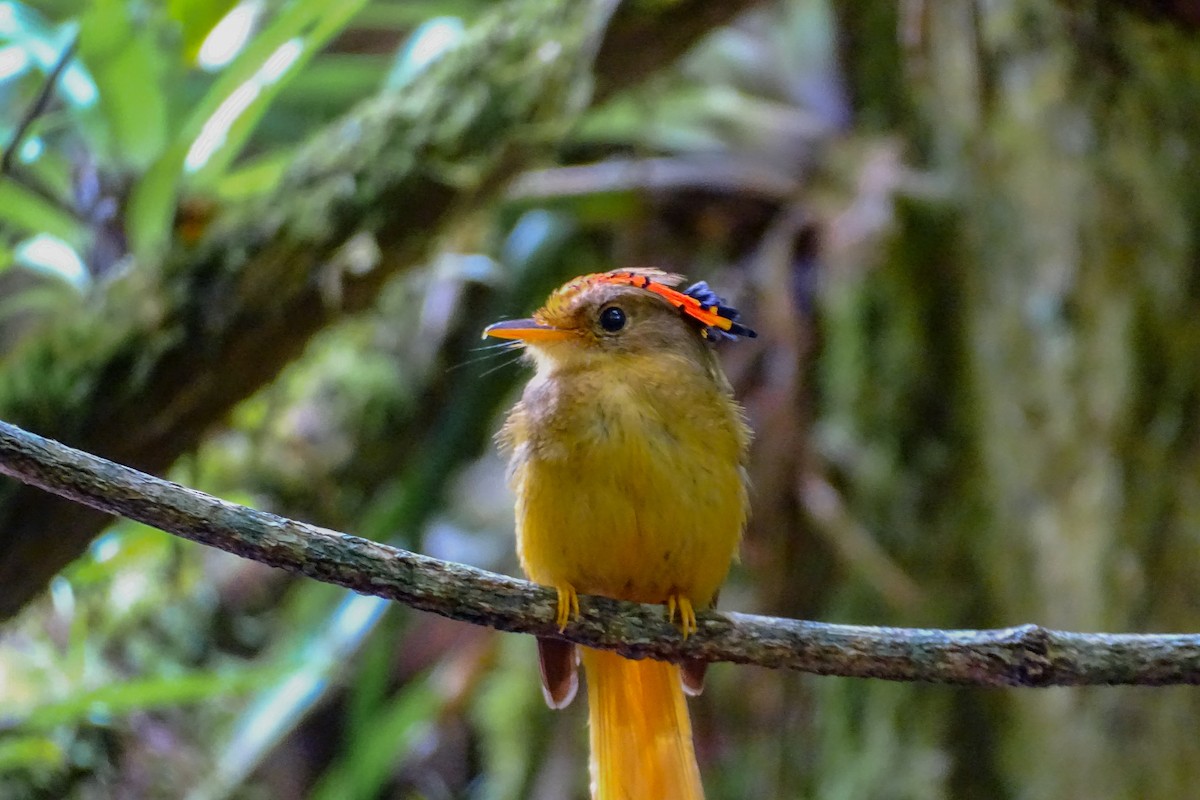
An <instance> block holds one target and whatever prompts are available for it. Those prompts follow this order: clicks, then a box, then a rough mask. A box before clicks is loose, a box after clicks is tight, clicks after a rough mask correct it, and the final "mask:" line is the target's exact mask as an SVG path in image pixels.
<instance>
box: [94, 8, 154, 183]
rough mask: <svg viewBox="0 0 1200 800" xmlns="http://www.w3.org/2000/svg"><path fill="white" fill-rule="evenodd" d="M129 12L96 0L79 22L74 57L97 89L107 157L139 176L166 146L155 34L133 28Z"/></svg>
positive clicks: (151, 30)
mask: <svg viewBox="0 0 1200 800" xmlns="http://www.w3.org/2000/svg"><path fill="white" fill-rule="evenodd" d="M130 13H131V12H130V8H129V7H128V5H127V4H125V3H121V2H119V1H118V0H97V2H95V3H93V5H92V7H91V8H90V9H89V11H88V13H87V14H86V15H85V16H84V18H83V24H82V27H81V31H80V40H79V53H80V57H81V58H82V59H83V60H84V61H85V62H86V63H87V64H88V66H89V67H90V68H91V72H92V77H93V79H94V80H95V81H96V84H97V87H98V88H99V90H100V103H99V112H100V114H101V115H102V116H103V118H104V122H105V127H106V131H105V133H106V137H105V138H106V140H107V142H108V144H109V146H110V147H111V148H112V150H113V155H114V157H116V158H117V159H119V160H120V161H122V162H123V163H124V164H125V165H127V166H129V167H132V168H134V169H135V170H138V171H141V170H144V169H145V168H146V167H148V166H149V165H150V163H151V162H153V161H154V159H155V158H157V157H158V156H159V154H160V153H161V152H162V150H163V148H164V147H165V146H166V142H167V103H166V97H165V94H164V91H163V77H164V72H165V62H164V56H163V53H162V51H161V50H160V49H159V47H158V45H157V42H156V41H155V36H156V33H157V29H156V28H155V27H153V26H151V25H149V24H146V23H143V24H142V25H140V26H135V25H134V23H133V21H132V20H131V19H130V16H129V15H130Z"/></svg>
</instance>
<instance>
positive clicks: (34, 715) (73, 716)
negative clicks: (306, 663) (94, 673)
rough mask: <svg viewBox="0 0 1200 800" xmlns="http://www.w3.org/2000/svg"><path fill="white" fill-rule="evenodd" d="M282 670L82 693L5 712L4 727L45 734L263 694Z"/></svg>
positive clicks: (221, 673) (202, 675) (195, 676)
mask: <svg viewBox="0 0 1200 800" xmlns="http://www.w3.org/2000/svg"><path fill="white" fill-rule="evenodd" d="M279 674H280V667H279V665H275V664H273V665H270V666H269V667H266V668H262V667H260V668H255V669H226V670H216V671H212V672H192V673H188V674H185V675H173V676H167V677H161V676H155V677H151V678H145V679H143V680H133V681H129V682H127V683H120V684H109V685H106V686H100V687H98V688H95V689H89V690H85V691H81V692H77V693H75V694H74V695H71V696H70V697H67V698H66V699H64V700H61V701H59V702H55V703H45V704H43V705H39V706H36V707H34V708H27V709H23V710H22V709H15V710H14V709H12V708H5V709H2V710H0V726H3V727H5V728H19V729H20V730H23V731H45V730H50V729H52V728H55V727H57V726H59V725H67V724H76V723H79V722H82V721H84V720H88V719H93V720H94V719H96V718H98V717H99V718H104V717H119V716H124V715H126V714H129V713H131V712H134V711H140V710H144V709H151V708H168V707H171V706H178V705H183V704H186V703H199V702H202V701H205V700H211V699H213V698H216V697H228V696H229V695H233V694H240V693H243V692H249V691H253V690H255V689H261V688H263V687H266V686H270V685H272V684H274V683H275V682H276V681H278V680H279Z"/></svg>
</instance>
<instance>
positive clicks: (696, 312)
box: [484, 268, 755, 800]
mask: <svg viewBox="0 0 1200 800" xmlns="http://www.w3.org/2000/svg"><path fill="white" fill-rule="evenodd" d="M682 282H683V278H682V277H681V276H679V275H675V274H670V273H667V272H664V271H662V270H658V269H651V268H641V269H625V270H615V271H611V272H603V273H594V274H588V275H583V276H581V277H578V278H575V279H573V280H571V281H569V282H568V283H566V284H565V285H563V286H562V287H560V288H558V289H557V290H555V291H554V292H553V293H552V294H551V295H550V297H549V298H548V299H547V300H546V303H545V305H544V306H542V308H541V309H539V310H538V311H537V312H535V313H534V315H533V316H532V317H531V318H528V319H516V320H506V321H501V322H497V323H495V324H492V325H489V326H488V327H487V328H486V329H485V330H484V335H485V337H486V336H491V337H496V338H500V339H508V340H512V341H513V342H514V343H515V346H520V347H523V348H524V350H525V353H524V355H525V357H526V358H527V359H528V360H529V361H531V362H532V365H533V367H534V374H533V376H532V377H531V378H530V380H529V382H528V383H527V384H526V386H525V388H524V391H523V393H522V395H521V399H520V400H519V401H518V402H517V403H516V405H515V406H514V407H513V408H512V410H511V411H510V412H509V414H508V417H507V418H506V420H505V422H504V424H503V426H502V427H501V429H500V431H499V433H498V434H497V440H498V443H499V445H500V448H501V450H502V451H505V452H507V454H508V457H509V469H508V478H509V482H510V485H511V486H512V488H513V492H514V495H515V498H516V503H515V505H516V538H517V555H518V558H519V561H520V563H521V566H522V569H523V570H524V572H525V574H526V576H527V577H528V578H529V579H530V580H532V581H534V582H536V583H540V584H543V585H545V586H548V587H552V588H553V589H554V590H556V592H557V598H558V603H557V614H556V620H557V623H558V625H559V630H560V632H561V631H563V630H565V628H566V626H567V625H569V624H570V622H571V620H572V619H574V618H575V617H577V616H578V614H579V595H580V594H585V595H587V594H592V595H602V596H606V597H611V598H616V599H620V600H632V601H636V602H640V603H650V604H662V605H664V606H665V607H666V609H665V611H666V615H667V617H668V619H669V620H671V621H672V622H677V625H678V627H679V629H680V632H681V635H682V636H683V637H685V638H686V637H687V636H688V635H690V634H692V633H694V632H695V631H696V630H697V618H696V612H697V610H703V609H706V608H708V607H710V606H712V605H714V604H715V602H716V598H717V594H718V590H719V588H720V586H721V584H722V582H723V581H724V580H725V577H726V575H727V573H728V571H729V569H730V565H731V563H732V562H733V560H734V559H735V557H736V554H737V550H738V546H739V542H740V540H741V537H742V532H743V529H744V528H745V525H746V521H747V517H748V513H749V500H748V496H749V488H748V479H747V473H746V461H747V458H748V451H749V447H750V441H751V432H750V428H749V425H748V423H747V421H746V415H745V412H744V410H743V408H742V406H741V405H740V404H739V403H738V402H737V400H735V399H734V396H733V390H732V388H731V386H730V383H729V381H728V380H727V378H726V377H725V374H724V372H723V371H722V369H721V366H720V364H719V362H718V360H717V355H716V352H715V348H714V346H713V345H714V344H715V343H716V342H718V341H722V340H728V339H739V338H749V337H753V336H755V333H754V331H753V330H752V329H750V328H748V327H746V326H745V325H743V324H742V323H741V322H739V321H738V317H739V314H738V312H737V311H736V310H735V309H733V308H732V307H730V306H728V305H726V304H725V302H724V301H723V300H722V299H721V298H720V297H718V296H717V295H716V293H715V292H714V291H713V290H712V289H710V288H709V286H708V285H707V284H706V283H704V282H700V283H697V284H694V285H692V286H691V287H689V288H687V289H686V290H683V291H681V290H679V289H677V288H675V287H677V286H679V285H680V284H681V283H682ZM578 650H579V651H581V652H577V648H576V646H575V645H574V644H572V643H571V642H568V641H565V640H560V639H556V638H551V637H541V638H539V639H538V661H539V666H540V672H541V682H542V690H543V694H544V696H545V699H546V702H547V704H548V705H549V706H550V707H551V708H563V707H565V706H567V705H568V704H569V703H570V702H571V700H572V699H573V698H574V696H575V694H576V691H577V688H578V685H579V677H578V664H579V660H580V656H582V663H583V667H584V673H585V675H586V677H587V686H588V701H589V702H588V707H589V715H588V716H589V728H590V735H589V738H590V745H591V759H590V764H589V771H590V776H591V795H592V797H593V798H594V800H698V799H699V798H703V796H704V790H703V787H702V785H701V780H700V772H699V768H698V765H697V762H696V756H695V750H694V747H693V743H692V734H691V723H690V720H689V717H688V711H687V704H686V700H685V697H684V693H685V691H686V692H687V693H688V694H698V693H699V691H700V690H701V689H702V688H703V680H704V668H705V667H706V666H707V665H706V664H705V663H703V662H699V661H689V662H684V663H683V664H682V665H677V664H671V663H666V662H659V661H652V660H641V661H637V660H629V659H626V658H624V657H622V656H620V655H618V654H616V653H612V652H608V651H602V650H593V649H589V648H578Z"/></svg>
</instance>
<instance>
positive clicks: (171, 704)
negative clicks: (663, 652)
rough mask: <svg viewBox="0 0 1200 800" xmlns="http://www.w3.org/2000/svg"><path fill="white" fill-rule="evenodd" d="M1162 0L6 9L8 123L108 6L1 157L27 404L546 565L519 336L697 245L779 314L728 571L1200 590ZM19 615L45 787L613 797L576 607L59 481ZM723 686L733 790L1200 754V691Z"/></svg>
mask: <svg viewBox="0 0 1200 800" xmlns="http://www.w3.org/2000/svg"><path fill="white" fill-rule="evenodd" d="M1149 5H1152V6H1153V7H1152V8H1146V7H1144V6H1147V4H1141V3H1136V2H1127V3H1123V4H1122V3H1104V2H1099V1H1098V0H1097V1H1096V2H1057V3H1034V2H1012V3H1007V4H996V3H961V4H936V3H923V2H911V3H904V4H895V3H890V2H875V1H874V0H869V1H868V2H858V3H836V4H835V3H829V2H822V1H821V0H772V2H766V3H761V4H751V3H744V4H743V3H733V2H730V3H711V2H701V1H700V0H691V1H690V2H689V0H675V2H654V3H626V4H622V5H617V4H615V3H611V2H608V1H607V0H591V1H590V2H575V3H554V2H549V0H509V1H508V2H503V3H490V2H483V0H421V1H420V2H400V1H399V0H355V2H352V3H332V2H328V0H291V2H265V1H261V0H246V1H245V2H241V3H238V2H231V1H229V0H214V1H213V2H206V0H171V1H170V2H167V3H158V2H152V1H151V0H104V2H90V3H85V2H79V1H78V0H41V2H37V3H28V2H25V3H20V2H12V0H8V1H7V2H0V146H4V147H10V146H11V143H13V142H14V139H15V137H16V134H17V131H18V129H19V128H21V127H22V124H23V122H24V121H25V120H26V118H27V116H28V115H27V113H26V112H27V110H28V109H29V108H31V107H32V104H33V101H34V98H35V96H36V95H37V94H38V92H39V91H41V89H42V88H43V87H44V86H45V83H46V79H47V75H49V74H50V73H51V72H52V71H54V69H55V66H56V63H57V61H58V59H59V54H61V53H63V52H64V51H66V49H67V47H68V46H69V44H70V43H71V42H76V43H77V49H76V51H75V55H74V56H73V57H72V58H71V59H70V60H69V61H68V62H66V64H65V68H64V69H63V70H62V71H61V75H60V76H59V81H58V88H57V90H56V91H55V93H54V95H53V96H52V98H51V101H50V102H49V104H48V105H47V106H46V107H45V109H44V110H43V111H42V112H41V113H40V114H38V115H37V116H36V118H35V119H32V124H30V125H28V126H27V130H25V131H24V133H23V136H22V138H21V140H20V141H19V142H16V149H15V150H14V151H13V152H14V157H13V158H11V159H8V160H9V161H11V167H10V169H9V171H8V173H7V174H4V175H3V176H0V417H2V418H4V419H6V420H9V421H12V422H15V423H17V424H21V425H24V426H27V427H29V428H30V429H31V430H33V431H35V432H37V433H41V434H44V435H49V436H53V437H55V438H59V439H62V440H63V441H66V442H68V443H70V444H73V445H76V446H80V447H83V448H85V449H88V450H92V451H94V452H98V453H100V454H101V455H105V456H107V457H110V458H114V459H116V460H119V461H122V462H124V463H128V464H131V465H133V466H137V467H139V468H143V469H149V470H152V471H155V472H158V473H161V474H167V475H169V476H170V477H171V478H172V479H174V480H177V481H180V482H182V483H185V484H189V485H193V486H196V487H197V488H200V489H203V490H205V491H209V492H212V493H215V494H218V495H220V496H222V497H225V498H227V499H230V500H233V501H237V502H243V503H247V504H250V505H254V506H256V507H259V508H264V509H268V510H271V511H274V512H277V513H280V514H284V515H287V516H294V517H297V518H301V519H304V520H307V521H310V522H314V523H316V524H319V525H323V526H326V527H330V528H334V529H338V530H344V531H347V532H351V533H354V534H357V535H362V536H368V537H371V538H375V539H379V540H382V541H388V542H391V543H395V544H398V545H400V546H403V547H407V548H412V549H416V550H419V551H421V552H425V553H429V554H432V555H435V556H437V557H441V558H447V559H451V560H456V561H463V562H468V563H472V564H476V565H480V566H485V567H487V568H490V569H496V570H500V571H509V572H515V571H516V569H517V568H516V565H515V559H514V557H513V555H512V540H511V530H512V521H511V520H512V510H511V503H512V500H511V497H509V495H508V494H507V491H506V489H505V486H504V479H503V464H502V463H501V462H500V460H499V459H498V457H497V456H496V454H495V452H494V449H493V448H492V446H491V444H490V441H489V440H490V436H491V435H492V433H493V432H494V431H495V430H496V428H497V427H498V424H499V418H500V417H499V415H500V414H501V413H502V411H503V410H504V409H505V408H506V407H507V406H508V405H509V404H510V403H511V402H512V400H513V399H514V397H515V392H516V390H517V387H518V386H519V384H520V382H521V380H522V379H523V377H524V376H525V375H526V374H527V373H526V372H525V370H524V368H523V367H520V366H518V365H516V364H515V363H510V358H511V357H510V356H508V355H505V354H499V353H497V352H496V351H492V350H488V349H481V342H480V341H479V339H478V337H479V332H480V330H481V329H482V328H483V326H484V325H486V324H487V323H488V322H491V321H494V320H496V319H501V318H504V317H507V316H516V315H523V314H525V313H527V312H528V311H530V310H531V309H532V308H534V307H536V305H537V304H538V302H539V301H540V299H541V298H542V297H544V295H545V294H546V292H547V291H549V290H550V289H551V288H552V287H553V286H555V285H557V284H558V283H560V282H562V281H563V280H565V279H566V278H568V277H571V276H574V275H577V274H580V273H584V272H589V271H595V270H600V269H607V268H611V267H615V266H621V265H655V266H660V267H663V268H666V269H670V270H675V271H680V272H684V273H687V274H688V275H690V276H692V277H694V278H697V279H699V278H704V279H707V280H708V281H709V282H710V283H711V284H712V285H714V286H715V287H717V288H718V289H719V291H721V292H722V293H723V294H724V295H726V296H727V297H729V298H730V299H731V300H732V301H733V302H735V303H736V305H737V306H738V307H739V308H741V309H742V311H743V313H744V315H745V317H746V318H747V320H748V321H750V323H751V324H752V325H753V326H754V327H756V328H757V329H758V331H759V333H760V336H759V338H758V339H756V340H754V341H747V342H739V343H736V344H731V345H727V346H724V347H723V348H722V358H723V361H724V363H725V366H726V369H727V371H728V372H729V374H730V377H731V379H732V381H733V383H734V384H735V387H736V390H737V392H738V394H739V396H740V397H741V398H742V399H743V401H744V403H745V405H746V407H747V411H748V414H749V416H750V419H751V421H752V424H753V426H754V428H755V429H756V431H757V436H758V438H757V443H756V445H755V449H754V452H753V462H752V464H751V472H752V477H753V481H754V486H755V491H754V498H753V502H754V519H753V522H752V525H751V527H750V529H749V530H748V532H747V536H746V541H745V544H744V547H743V557H742V562H741V564H740V565H739V566H737V567H736V568H735V570H734V574H733V575H732V577H731V579H730V582H729V584H728V586H727V588H726V589H725V591H724V592H723V593H722V599H721V603H722V606H723V607H726V608H731V609H737V610H744V611H754V612H761V613H767V614H774V615H782V616H791V617H803V618H812V619H822V620H829V621H840V622H853V623H860V624H868V625H919V626H930V627H965V628H982V627H996V626H1006V625H1013V624H1019V623H1025V622H1036V623H1041V624H1046V625H1051V626H1055V627H1059V628H1066V629H1074V630H1105V631H1147V632H1149V631H1164V632H1166V631H1195V630H1197V629H1200V594H1198V592H1200V589H1198V587H1200V580H1197V578H1198V576H1200V425H1198V424H1197V423H1198V422H1200V419H1198V416H1197V412H1198V403H1200V369H1198V368H1197V364H1200V246H1198V245H1200V237H1198V233H1197V232H1198V231H1200V178H1198V177H1197V176H1198V175H1200V20H1198V19H1197V18H1195V16H1194V13H1193V12H1190V10H1189V8H1188V7H1187V6H1186V4H1171V3H1163V4H1149ZM231 20H232V21H231ZM239 20H240V22H239ZM238 25H241V26H242V27H241V28H239V27H238ZM222 26H224V27H222ZM214 31H215V32H214ZM239 31H240V33H239ZM241 34H244V36H245V38H244V41H242V43H241V45H240V46H237V47H235V46H234V44H236V42H237V36H238V35H241ZM221 42H224V43H226V45H228V47H230V48H231V49H232V50H231V53H232V54H231V55H228V57H227V60H226V61H225V62H224V63H218V61H219V59H217V57H216V56H214V55H213V51H212V48H213V47H214V46H215V44H220V43H221ZM230 43H234V44H230ZM218 123H220V124H218ZM0 616H3V617H4V619H5V621H4V622H3V627H0V796H3V797H14V798H25V797H39V798H43V797H44V798H51V797H53V798H60V797H66V798H102V797H122V798H126V797H130V798H140V797H152V798H159V797H161V798H176V797H187V798H196V799H199V798H219V797H238V798H276V797H279V798H283V797H289V798H290V797H319V798H325V797H327V798H376V797H396V798H429V799H430V800H437V799H439V798H487V799H488V800H501V799H502V798H514V799H515V798H535V799H537V800H543V799H544V800H551V799H552V798H553V799H557V798H582V797H584V796H585V792H586V766H585V765H586V759H585V755H584V753H585V747H586V736H585V729H584V725H585V717H584V714H583V712H582V709H581V708H579V707H576V708H573V709H571V710H569V711H567V712H565V713H551V712H550V711H548V710H547V709H545V708H544V706H543V705H542V702H541V699H540V694H539V691H538V688H537V681H536V668H535V666H534V656H533V646H532V642H531V641H529V640H528V639H527V638H525V637H519V636H512V635H502V634H497V633H494V632H491V631H488V630H484V629H478V628H474V627H471V626H467V625H462V624H457V623H453V622H449V621H446V620H443V619H440V618H433V617H430V616H428V615H422V614H418V613H415V612H411V611H409V610H407V609H404V608H399V607H388V606H387V605H386V604H383V603H382V602H380V601H378V600H375V599H371V598H362V597H355V596H347V595H346V594H344V593H343V592H341V591H340V590H338V589H336V588H334V587H330V586H326V585H321V584H317V583H315V582H312V581H307V580H301V579H296V578H293V577H291V576H289V575H286V574H284V573H281V572H277V571H274V570H270V569H268V568H265V567H261V566H259V565H256V564H254V563H250V562H245V561H240V560H238V559H236V558H233V557H231V556H226V555H224V554H220V553H216V552H212V551H208V550H205V549H204V548H201V547H198V546H195V545H192V544H190V543H187V542H183V541H181V540H178V539H174V538H172V537H170V536H167V535H166V534H162V533H159V532H157V531H153V530H150V529H146V528H143V527H140V526H137V525H133V524H131V523H127V522H116V523H113V522H112V521H111V520H105V519H103V518H101V517H99V516H97V515H94V514H92V513H91V512H85V511H82V510H81V509H79V508H78V507H77V506H74V505H71V504H69V503H66V502H63V501H57V500H54V499H51V498H49V497H48V496H46V495H45V494H43V493H40V492H38V491H36V490H32V489H25V488H23V487H20V486H18V485H17V484H15V483H11V482H6V483H5V484H3V485H2V486H0ZM691 708H692V713H693V717H694V724H695V729H696V745H697V751H698V754H699V757H700V761H701V765H702V770H703V773H704V777H705V782H706V787H707V790H708V795H709V797H710V798H712V800H720V799H721V798H730V799H731V800H732V799H733V798H738V799H741V798H828V799H829V800H834V799H835V798H846V799H847V800H849V799H851V798H853V799H855V800H857V799H858V798H881V799H884V798H1001V799H1002V800H1006V799H1007V800H1024V799H1025V798H1043V797H1056V798H1074V797H1080V798H1083V797H1086V798H1113V799H1114V800H1120V799H1123V798H1130V799H1131V800H1132V799H1133V798H1163V799H1164V800H1166V799H1173V798H1179V797H1186V796H1188V794H1189V792H1190V791H1191V787H1192V784H1193V783H1194V772H1195V765H1196V764H1200V739H1198V738H1197V737H1196V736H1195V730H1194V729H1195V720H1196V718H1197V714H1198V713H1200V700H1198V699H1197V694H1196V691H1195V690H1194V689H1192V688H1166V689H1128V688H1090V689H1054V690H1037V691H1033V690H1021V691H1018V690H1012V691H997V690H981V689H971V688H949V687H936V686H922V685H898V684H888V683H883V682H877V681H861V680H848V679H839V678H818V677H812V676H803V675H793V674H784V673H779V672H772V671H769V670H765V669H758V668H751V667H741V666H732V665H725V666H718V667H715V668H714V669H713V670H712V671H711V678H710V683H709V688H708V690H707V691H706V693H705V695H704V696H703V697H702V698H699V699H697V700H695V701H693V702H692V704H691Z"/></svg>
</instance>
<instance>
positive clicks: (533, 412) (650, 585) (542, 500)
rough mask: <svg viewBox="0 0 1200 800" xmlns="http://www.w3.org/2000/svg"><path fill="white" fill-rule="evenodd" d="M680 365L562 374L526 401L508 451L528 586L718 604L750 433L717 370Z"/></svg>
mask: <svg viewBox="0 0 1200 800" xmlns="http://www.w3.org/2000/svg"><path fill="white" fill-rule="evenodd" d="M672 358H673V357H671V356H670V355H656V356H653V357H648V356H629V357H624V358H621V359H614V360H613V361H612V363H605V364H600V365H597V364H590V365H587V366H584V367H581V368H577V369H571V370H558V371H555V372H550V373H548V374H544V375H542V374H539V375H538V376H537V377H536V378H535V379H534V380H533V381H531V382H530V384H529V386H528V387H527V388H526V391H525V395H524V397H523V399H522V402H521V403H520V404H518V405H517V407H516V408H515V409H514V410H513V413H512V415H511V416H510V418H509V420H508V422H507V424H506V426H505V429H504V432H503V434H502V440H503V441H504V442H505V443H506V444H507V445H508V446H509V447H510V448H511V449H512V468H511V479H512V483H513V487H514V489H515V491H516V495H517V536H518V554H519V556H520V559H521V564H522V566H523V567H524V569H525V572H526V574H528V575H529V577H530V578H531V579H532V580H535V581H537V582H539V583H543V584H547V585H552V586H563V585H568V586H571V587H573V588H574V589H575V590H576V591H578V592H581V593H585V594H602V595H606V596H609V597H616V598H621V599H627V600H637V601H640V602H647V603H659V602H665V601H667V600H668V598H669V597H672V596H681V597H685V598H688V599H690V600H691V602H692V603H693V604H695V605H696V606H698V607H704V606H706V605H708V604H709V603H710V602H711V600H712V598H713V596H714V594H715V593H716V591H717V589H718V587H719V586H720V584H721V582H722V581H723V580H724V578H725V575H726V573H727V572H728V569H729V565H730V562H731V561H732V559H733V557H734V555H735V553H736V550H737V544H738V541H739V538H740V536H741V531H742V527H743V525H744V524H745V519H746V513H747V493H746V485H745V473H744V470H743V467H742V463H743V460H744V458H745V453H746V447H747V443H748V439H749V433H748V430H747V428H746V426H745V424H744V422H743V421H742V415H741V410H740V408H739V406H738V405H737V403H736V402H735V401H734V400H733V399H732V397H731V396H730V395H729V392H728V389H727V388H726V387H725V385H724V381H723V379H722V378H720V376H719V373H716V372H715V367H713V366H712V365H709V369H708V370H705V369H696V368H695V365H689V364H687V363H684V362H683V361H682V360H675V361H673V360H671V359H672Z"/></svg>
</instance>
